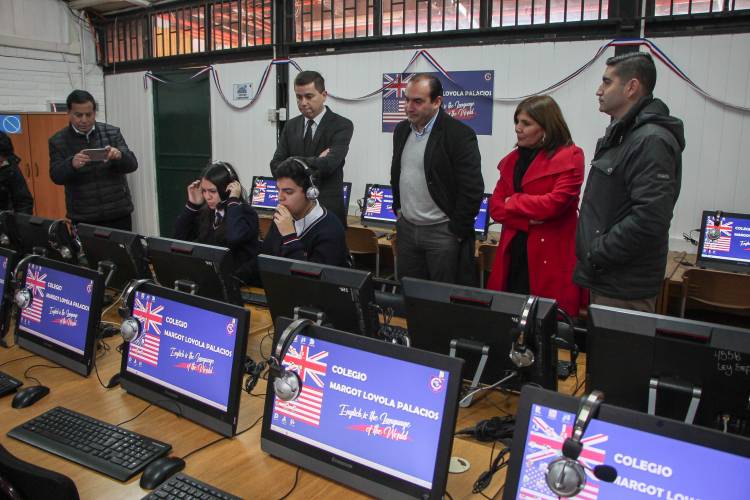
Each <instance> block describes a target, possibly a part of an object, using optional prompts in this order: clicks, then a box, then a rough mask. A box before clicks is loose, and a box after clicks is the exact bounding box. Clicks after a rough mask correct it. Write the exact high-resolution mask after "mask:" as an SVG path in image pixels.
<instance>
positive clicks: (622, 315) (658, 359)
mask: <svg viewBox="0 0 750 500" xmlns="http://www.w3.org/2000/svg"><path fill="white" fill-rule="evenodd" d="M586 343H587V348H588V351H587V360H586V365H587V366H586V367H587V372H588V389H590V390H591V389H598V390H601V391H604V393H605V394H606V395H607V401H608V402H609V403H611V404H613V405H618V406H624V407H626V408H632V409H634V410H638V411H649V409H650V408H651V409H652V411H651V412H652V413H655V414H656V415H659V416H664V417H670V418H675V419H678V420H684V419H685V418H686V417H687V416H688V415H689V414H690V413H695V417H694V420H693V421H694V423H696V424H698V425H702V426H706V427H713V428H716V429H721V430H724V429H726V430H727V431H729V432H733V433H737V434H744V435H746V436H750V361H749V360H750V330H745V329H741V328H734V327H730V326H723V325H716V324H712V323H704V322H700V321H693V320H687V319H683V318H673V317H669V316H660V315H658V314H646V313H641V312H636V311H629V310H624V309H617V308H613V307H604V306H597V305H592V306H591V307H590V308H589V330H588V335H587V341H586ZM652 387H653V389H652ZM696 405H697V408H696Z"/></svg>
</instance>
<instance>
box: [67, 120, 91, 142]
mask: <svg viewBox="0 0 750 500" xmlns="http://www.w3.org/2000/svg"><path fill="white" fill-rule="evenodd" d="M70 126H71V127H73V130H75V131H76V134H78V135H85V136H86V139H88V138H89V136H90V135H91V133H92V132H93V131H94V130H96V123H95V124H94V126H93V127H91V130H89V131H88V133H85V134H84V133H83V132H81V131H80V130H78V129H77V128H76V127H75V125H73V124H72V123H71V124H70Z"/></svg>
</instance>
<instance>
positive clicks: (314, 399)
mask: <svg viewBox="0 0 750 500" xmlns="http://www.w3.org/2000/svg"><path fill="white" fill-rule="evenodd" d="M310 347H311V346H309V345H304V344H303V345H301V346H300V347H299V350H297V349H296V348H295V347H294V346H290V347H289V350H288V351H287V353H286V356H284V360H283V364H284V365H286V366H287V367H288V368H289V369H290V370H294V371H296V372H297V374H298V375H299V378H300V380H301V381H302V388H301V390H300V395H299V397H297V399H295V400H293V401H282V400H280V399H277V400H276V407H275V411H276V412H277V413H280V414H282V415H286V416H288V417H291V418H293V419H295V420H299V421H301V422H305V423H307V424H310V425H314V426H315V427H318V426H319V425H320V412H321V410H322V408H323V390H322V389H323V387H325V382H324V381H323V377H325V375H326V371H327V370H328V364H327V363H324V362H323V361H322V360H323V359H325V358H327V357H328V351H319V352H316V353H312V352H311V349H310Z"/></svg>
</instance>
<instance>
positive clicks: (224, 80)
mask: <svg viewBox="0 0 750 500" xmlns="http://www.w3.org/2000/svg"><path fill="white" fill-rule="evenodd" d="M267 64H268V61H260V62H253V61H248V62H243V63H231V64H217V65H216V71H217V74H218V75H219V79H220V82H221V86H222V91H223V92H224V95H225V96H226V98H227V99H228V100H229V101H230V102H232V103H233V104H234V105H235V106H242V105H243V104H246V103H247V101H242V100H240V101H233V100H232V92H233V84H235V83H246V82H252V84H253V88H254V89H255V90H254V92H257V89H258V85H259V84H260V77H261V75H262V74H263V70H265V68H266V66H267ZM275 81H276V70H275V69H272V70H271V74H270V75H269V77H268V83H267V84H266V88H265V89H264V90H263V92H262V93H261V94H260V96H259V98H258V100H257V101H255V102H254V103H253V104H252V105H251V106H249V107H246V108H244V109H240V110H238V109H234V108H232V107H231V106H229V105H228V104H227V103H226V102H224V100H223V99H222V98H221V95H219V92H218V91H217V89H216V86H215V85H214V83H213V81H212V82H211V136H212V137H211V144H212V146H211V150H212V157H213V159H214V160H223V161H228V162H229V163H231V164H232V165H233V166H234V167H236V168H237V173H238V174H239V176H240V180H241V181H242V182H243V183H244V184H245V185H246V186H249V185H250V182H251V181H252V178H253V176H254V175H271V170H270V167H269V162H270V161H271V157H272V156H273V153H274V151H275V150H276V123H272V122H269V121H268V119H267V115H268V110H269V109H274V108H275V107H276V94H275V90H274V87H275V85H274V82H275Z"/></svg>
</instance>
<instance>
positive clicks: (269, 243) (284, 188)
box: [261, 157, 349, 266]
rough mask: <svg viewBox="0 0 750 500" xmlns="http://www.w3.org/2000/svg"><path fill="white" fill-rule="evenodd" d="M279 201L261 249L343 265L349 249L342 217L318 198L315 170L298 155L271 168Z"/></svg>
mask: <svg viewBox="0 0 750 500" xmlns="http://www.w3.org/2000/svg"><path fill="white" fill-rule="evenodd" d="M274 178H275V179H276V186H277V188H278V190H279V205H278V206H277V207H276V211H275V212H274V215H273V222H274V223H273V224H272V225H271V227H270V229H269V230H268V234H267V235H266V238H265V240H263V246H262V248H261V253H264V254H269V255H275V256H278V257H286V258H289V259H295V260H306V261H309V262H319V263H321V264H329V265H332V266H346V265H347V262H348V261H347V256H348V253H349V252H348V250H347V247H346V236H345V234H344V226H343V225H342V224H341V221H340V220H339V219H338V217H336V216H335V215H333V213H331V212H329V211H328V210H327V209H326V208H325V207H324V206H322V205H321V204H320V203H319V202H318V201H317V198H318V194H319V192H318V188H317V187H316V185H315V178H314V172H313V171H312V170H311V169H310V168H309V167H308V166H307V164H306V163H305V161H304V160H302V159H300V158H294V157H293V158H288V159H287V160H284V161H283V162H281V163H280V164H279V165H278V166H277V167H276V169H275V170H274Z"/></svg>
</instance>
